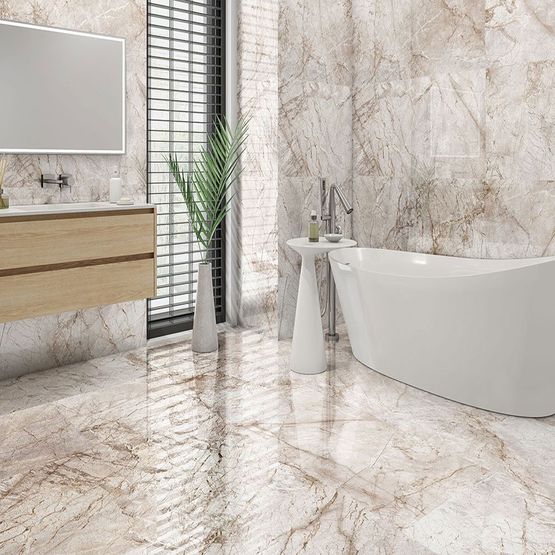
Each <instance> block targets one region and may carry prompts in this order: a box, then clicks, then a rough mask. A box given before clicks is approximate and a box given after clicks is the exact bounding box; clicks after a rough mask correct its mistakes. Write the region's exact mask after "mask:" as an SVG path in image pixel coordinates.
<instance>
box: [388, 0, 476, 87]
mask: <svg viewBox="0 0 555 555" xmlns="http://www.w3.org/2000/svg"><path fill="white" fill-rule="evenodd" d="M411 5H412V14H411V31H412V37H411V41H410V42H411V62H410V64H411V75H412V76H420V75H429V74H432V73H445V72H447V71H461V70H465V69H469V68H474V67H477V66H480V67H482V66H484V64H485V60H484V55H485V10H484V3H483V1H478V2H476V1H472V2H468V0H447V1H445V0H411ZM394 40H395V41H396V42H398V39H394ZM401 42H402V37H401Z"/></svg>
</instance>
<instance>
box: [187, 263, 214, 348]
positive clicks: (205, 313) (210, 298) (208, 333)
mask: <svg viewBox="0 0 555 555" xmlns="http://www.w3.org/2000/svg"><path fill="white" fill-rule="evenodd" d="M217 350H218V331H217V329H216V312H215V310H214V288H213V287H212V263H211V262H201V263H200V264H199V268H198V282H197V301H196V305H195V320H194V323H193V351H194V352H195V353H211V352H213V351H217Z"/></svg>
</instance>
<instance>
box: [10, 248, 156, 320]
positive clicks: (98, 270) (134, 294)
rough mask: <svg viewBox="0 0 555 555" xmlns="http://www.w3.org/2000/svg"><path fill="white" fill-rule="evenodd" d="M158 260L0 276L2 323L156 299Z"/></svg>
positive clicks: (146, 259) (145, 259)
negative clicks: (153, 297)
mask: <svg viewBox="0 0 555 555" xmlns="http://www.w3.org/2000/svg"><path fill="white" fill-rule="evenodd" d="M154 272H155V267H154V257H153V256H151V257H149V258H143V259H140V260H132V261H129V262H114V263H109V264H97V265H88V266H83V267H75V268H69V269H62V270H53V271H46V272H33V273H26V274H25V273H24V274H16V275H7V276H3V277H0V322H9V321H12V320H22V319H25V318H33V317H36V316H42V315H45V314H57V313H60V312H65V311H70V310H71V311H73V310H79V309H83V308H91V307H95V306H102V305H108V304H114V303H119V302H124V301H132V300H139V299H145V298H147V297H152V296H154V294H155V292H154Z"/></svg>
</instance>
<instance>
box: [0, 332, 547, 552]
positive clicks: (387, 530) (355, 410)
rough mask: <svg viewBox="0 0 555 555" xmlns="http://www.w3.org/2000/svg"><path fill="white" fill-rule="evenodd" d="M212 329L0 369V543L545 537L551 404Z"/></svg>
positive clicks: (429, 542) (343, 351)
mask: <svg viewBox="0 0 555 555" xmlns="http://www.w3.org/2000/svg"><path fill="white" fill-rule="evenodd" d="M289 349H290V344H289V343H288V342H278V341H277V340H276V339H275V338H271V337H269V336H267V335H264V334H261V333H257V332H254V331H246V330H245V331H239V330H230V329H227V330H225V331H222V334H221V349H220V352H219V353H217V354H209V355H195V354H193V353H192V352H191V348H190V343H189V341H184V342H180V343H174V344H166V345H159V346H155V347H147V348H146V349H140V350H138V351H134V352H131V353H128V354H126V355H123V354H120V355H115V356H111V357H107V358H103V359H98V360H95V361H91V362H88V363H80V364H75V365H72V366H67V367H64V368H60V369H56V370H48V371H44V372H41V373H38V374H32V375H29V376H25V377H22V378H18V379H12V380H8V381H4V382H2V383H0V432H1V433H0V517H1V518H0V553H33V554H35V553H36V554H42V553H82V552H87V553H118V554H120V553H155V552H156V553H158V552H160V553H165V552H169V551H176V552H179V553H249V554H250V553H270V554H272V553H276V554H277V553H288V554H289V553H291V554H292V553H368V554H371V553H403V554H404V553H411V554H420V553H422V554H424V553H426V554H427V553H488V554H489V553H492V554H493V553H515V554H516V553H549V552H551V551H552V550H553V548H554V547H555V544H554V542H553V538H554V537H555V503H554V501H553V499H554V495H555V490H554V486H553V484H555V473H554V472H555V471H554V469H553V465H552V460H553V457H554V456H555V441H554V436H553V432H554V430H555V420H554V418H553V417H552V418H547V419H540V420H533V419H519V418H515V417H507V416H502V415H498V414H493V413H488V412H484V411H480V410H478V409H474V408H470V407H465V406H463V405H459V404H457V403H454V402H451V401H447V400H444V399H441V398H439V397H435V396H433V395H430V394H427V393H424V392H422V391H419V390H416V389H413V388H411V387H408V386H405V385H403V384H401V383H399V382H396V381H394V380H391V379H389V378H386V377H384V376H382V375H380V374H378V373H376V372H373V371H372V370H369V369H368V368H366V367H364V366H362V365H361V364H359V363H358V362H356V361H355V360H354V359H353V358H352V356H351V354H350V350H349V348H348V343H347V342H346V341H341V342H340V343H339V344H338V345H337V346H336V347H335V348H334V349H333V348H330V349H329V350H328V353H327V354H328V360H329V363H330V371H329V372H328V373H325V374H321V375H318V376H300V375H296V374H293V373H291V372H290V371H289V369H288V356H289Z"/></svg>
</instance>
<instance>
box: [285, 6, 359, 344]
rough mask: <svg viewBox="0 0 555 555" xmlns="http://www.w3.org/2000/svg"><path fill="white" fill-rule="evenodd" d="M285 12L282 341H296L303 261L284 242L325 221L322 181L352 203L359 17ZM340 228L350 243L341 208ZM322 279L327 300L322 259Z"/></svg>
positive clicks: (332, 11) (342, 10)
mask: <svg viewBox="0 0 555 555" xmlns="http://www.w3.org/2000/svg"><path fill="white" fill-rule="evenodd" d="M279 7H280V9H279V44H278V50H279V72H278V75H279V117H278V129H277V133H278V145H279V150H278V152H279V165H278V182H279V194H278V252H279V256H278V260H279V264H278V267H279V282H278V290H279V336H280V337H284V338H287V337H291V336H292V334H293V324H294V319H295V307H296V299H297V291H298V279H299V270H300V257H299V256H298V255H297V254H296V253H294V252H293V251H291V250H290V249H289V247H287V245H286V244H285V243H286V241H287V240H288V239H291V238H292V237H300V236H305V235H307V234H308V222H309V219H310V213H311V211H312V210H315V211H316V212H317V213H318V216H320V196H319V188H318V185H319V178H321V177H324V178H327V179H328V183H330V184H331V183H337V184H338V185H340V186H341V187H342V189H343V190H344V191H345V193H346V194H347V196H348V197H349V198H351V197H352V157H353V154H352V119H353V115H352V111H353V107H352V77H353V72H352V61H353V41H352V34H353V18H352V2H351V0H340V1H338V2H331V3H322V2H313V1H309V0H282V1H281V2H279ZM338 224H339V225H341V226H342V228H343V232H344V234H345V235H346V236H347V237H349V236H350V234H351V218H350V217H345V216H344V214H342V213H341V209H340V208H339V209H338ZM321 234H322V235H323V234H324V230H323V226H322V231H321ZM318 272H319V276H320V279H319V281H320V282H321V284H322V287H321V291H320V293H321V297H322V301H323V300H324V299H325V292H326V287H327V277H326V267H325V261H324V260H323V259H322V260H320V261H319V263H318Z"/></svg>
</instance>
